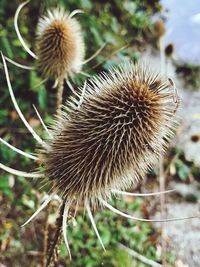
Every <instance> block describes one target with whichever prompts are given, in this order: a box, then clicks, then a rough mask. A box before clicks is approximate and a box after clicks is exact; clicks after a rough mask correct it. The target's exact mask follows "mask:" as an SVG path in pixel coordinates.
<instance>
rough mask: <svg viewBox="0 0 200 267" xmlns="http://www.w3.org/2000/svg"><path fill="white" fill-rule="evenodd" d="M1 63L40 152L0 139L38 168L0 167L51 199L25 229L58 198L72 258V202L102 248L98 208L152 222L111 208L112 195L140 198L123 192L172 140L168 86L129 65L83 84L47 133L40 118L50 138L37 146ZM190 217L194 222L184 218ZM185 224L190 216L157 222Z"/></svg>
mask: <svg viewBox="0 0 200 267" xmlns="http://www.w3.org/2000/svg"><path fill="white" fill-rule="evenodd" d="M2 59H3V65H4V69H5V74H6V79H7V84H8V89H9V92H10V96H11V99H12V102H13V104H14V106H15V109H16V111H17V112H18V114H19V116H20V118H21V119H22V121H23V122H24V124H25V126H26V127H27V129H28V130H29V131H30V132H31V134H32V135H33V137H34V138H35V139H36V140H37V142H38V143H39V144H40V148H39V150H38V152H37V153H36V155H31V154H28V153H25V152H24V151H21V150H20V149H18V148H15V147H14V146H12V145H10V144H9V143H7V142H6V141H4V140H3V139H0V141H1V142H3V143H4V144H5V145H7V146H9V147H10V148H11V149H13V150H15V151H17V152H18V153H20V154H21V155H23V156H26V157H29V158H31V159H33V160H36V161H37V162H38V163H39V165H40V167H39V169H38V171H36V172H33V173H27V172H23V171H19V170H15V169H12V168H10V167H8V166H6V165H3V164H1V163H0V168H2V169H4V170H5V171H7V172H10V173H12V174H15V175H21V176H24V177H31V178H40V179H39V180H40V181H41V183H42V184H44V183H47V184H48V185H49V188H50V191H49V196H48V198H47V199H46V200H45V201H44V202H43V203H42V205H41V206H40V207H39V209H38V210H37V211H36V212H35V213H34V214H33V215H32V216H31V217H30V218H29V219H28V220H27V222H25V223H24V225H26V224H27V223H29V222H30V221H31V220H32V219H34V218H35V217H36V215H37V214H38V213H39V212H40V211H41V210H43V209H44V208H45V207H46V206H47V205H48V203H49V202H50V201H51V200H52V199H53V198H54V197H55V195H59V196H60V198H61V199H62V200H61V201H62V203H63V204H62V207H63V208H62V209H61V211H62V214H61V218H62V228H63V235H64V240H65V244H66V246H67V249H68V251H69V255H70V256H71V254H70V250H69V244H68V240H67V220H68V217H69V215H70V212H71V209H72V207H74V204H75V206H76V208H77V207H78V206H79V203H82V204H83V205H84V207H85V209H86V210H87V213H88V216H89V218H90V220H91V223H92V226H93V228H94V230H95V233H96V235H97V237H98V239H99V241H100V243H101V245H102V247H103V248H104V245H103V242H102V240H101V237H100V235H99V233H98V230H97V228H96V224H95V222H94V219H93V215H92V210H93V211H94V210H95V209H96V208H97V207H98V206H101V207H107V208H108V209H110V210H111V211H113V212H115V213H117V214H119V215H121V216H124V217H126V218H129V219H134V220H140V221H154V220H151V219H142V218H137V217H134V216H131V215H129V214H126V213H124V212H122V211H119V210H117V209H116V208H114V207H113V206H111V205H110V204H109V203H108V202H109V200H110V199H111V196H112V195H113V194H114V195H116V194H125V195H137V196H138V195H140V194H137V193H128V192H126V191H123V190H125V189H126V188H129V187H130V186H131V185H132V184H133V183H135V182H137V181H138V180H139V179H141V178H142V176H143V175H144V174H145V173H146V172H147V171H148V170H149V169H150V168H151V166H152V165H153V164H154V163H155V162H156V161H157V160H158V158H159V155H160V153H162V152H164V151H165V148H166V145H167V143H168V140H169V138H170V137H171V136H172V134H173V130H174V126H175V117H174V115H175V112H176V110H177V107H178V103H177V102H174V92H173V91H172V90H171V87H172V85H171V83H170V81H169V80H163V79H162V78H160V77H159V76H158V75H153V74H152V73H151V72H150V71H148V70H147V69H145V68H144V67H142V66H140V65H134V64H132V63H129V64H125V65H122V66H120V67H119V68H113V69H111V70H110V72H109V73H107V74H106V73H102V74H101V75H99V76H96V77H94V78H92V79H91V80H89V81H88V83H87V84H86V83H85V84H84V86H83V88H82V89H81V90H80V99H79V100H77V99H75V98H71V100H70V102H69V103H68V104H67V105H65V106H64V107H63V111H62V114H61V116H60V117H57V119H56V120H55V122H54V125H53V126H52V127H51V128H52V129H51V130H50V129H48V128H47V127H46V126H45V124H44V122H43V121H42V118H41V117H40V116H39V118H40V120H41V122H42V124H43V126H44V128H45V130H46V133H47V138H46V139H45V140H42V139H41V138H40V137H39V136H38V135H37V134H36V132H35V131H34V130H33V129H32V128H31V126H30V125H29V124H28V122H27V121H26V119H25V117H24V115H23V114H22V112H21V110H20V108H19V106H18V104H17V102H16V99H15V96H14V93H13V90H12V86H11V83H10V79H9V73H8V69H7V65H6V61H5V58H4V57H3V55H2ZM83 92H84V97H83ZM38 114H39V113H38ZM167 192H169V191H164V192H158V193H149V194H141V196H145V195H147V196H148V195H156V194H162V193H167ZM194 217H198V216H193V217H189V218H194ZM182 219H188V218H175V219H162V220H158V221H173V220H182Z"/></svg>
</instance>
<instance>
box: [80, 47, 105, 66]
mask: <svg viewBox="0 0 200 267" xmlns="http://www.w3.org/2000/svg"><path fill="white" fill-rule="evenodd" d="M105 46H106V43H104V44H103V45H102V46H101V47H100V48H99V49H98V50H97V51H96V52H95V53H94V54H93V55H92V56H91V57H89V58H87V59H86V60H84V61H83V62H82V64H86V63H88V62H90V61H91V60H92V59H94V58H95V57H97V56H98V55H99V54H100V53H101V51H102V50H103V49H104V47H105Z"/></svg>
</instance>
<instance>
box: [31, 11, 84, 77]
mask: <svg viewBox="0 0 200 267" xmlns="http://www.w3.org/2000/svg"><path fill="white" fill-rule="evenodd" d="M36 50H37V53H36V54H37V56H38V66H39V69H40V70H41V72H42V73H43V76H44V77H45V78H48V77H52V78H54V79H57V80H58V81H59V80H60V81H62V80H63V79H65V78H66V79H68V77H69V76H71V75H72V74H73V73H74V72H78V71H79V70H80V69H81V64H82V61H83V58H84V54H85V48H84V41H83V36H82V31H81V27H80V25H79V23H78V22H77V20H76V19H75V18H73V17H71V16H70V14H68V13H66V12H65V11H64V9H62V8H57V9H54V10H52V11H50V10H48V11H47V15H46V16H44V17H41V18H40V19H39V23H38V29H37V41H36Z"/></svg>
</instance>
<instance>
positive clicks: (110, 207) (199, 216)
mask: <svg viewBox="0 0 200 267" xmlns="http://www.w3.org/2000/svg"><path fill="white" fill-rule="evenodd" d="M100 202H101V203H102V204H103V205H104V206H106V207H107V208H108V209H109V210H111V211H113V212H114V213H116V214H118V215H121V216H123V217H125V218H128V219H132V220H135V221H140V222H174V221H183V220H189V219H194V218H195V219H199V218H200V214H199V215H196V216H189V217H182V218H170V219H167V218H166V219H160V220H153V219H143V218H138V217H135V216H131V215H129V214H126V213H124V212H122V211H119V210H118V209H116V208H114V207H113V206H111V205H110V204H108V203H107V202H106V201H105V200H103V199H100Z"/></svg>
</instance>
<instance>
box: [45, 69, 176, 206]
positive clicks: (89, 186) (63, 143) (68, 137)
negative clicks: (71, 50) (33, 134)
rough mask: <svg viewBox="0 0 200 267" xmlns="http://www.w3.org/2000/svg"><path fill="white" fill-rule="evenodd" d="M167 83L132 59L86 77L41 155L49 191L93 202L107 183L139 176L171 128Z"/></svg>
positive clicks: (107, 189)
mask: <svg viewBox="0 0 200 267" xmlns="http://www.w3.org/2000/svg"><path fill="white" fill-rule="evenodd" d="M170 87H171V85H170V83H169V81H168V80H167V81H164V80H162V79H160V78H158V77H157V76H153V75H152V74H151V73H150V72H148V71H147V70H145V69H144V68H143V67H141V66H139V65H133V64H128V65H124V66H121V67H120V68H119V69H113V70H111V71H110V73H109V74H105V73H103V74H102V75H100V76H97V77H96V78H94V79H92V80H90V81H89V82H88V85H87V86H86V88H85V95H84V100H83V102H82V104H81V106H80V108H79V109H77V106H78V103H76V100H74V101H72V102H71V104H67V107H65V109H64V111H63V113H62V116H61V118H60V119H59V121H57V122H56V123H55V127H54V130H53V132H52V138H50V139H49V140H46V142H47V143H48V149H47V150H44V151H43V153H42V154H41V155H40V160H41V162H42V164H43V166H44V172H45V176H46V177H48V179H49V181H52V182H53V183H54V187H55V188H54V190H55V189H56V190H57V191H58V192H60V193H61V194H62V195H63V197H64V198H67V199H70V200H72V199H76V200H79V201H83V202H87V203H88V202H89V203H90V205H91V206H95V204H96V202H98V200H99V199H107V198H110V197H111V192H112V188H115V189H120V190H122V189H125V188H127V187H130V185H131V184H132V183H134V182H136V181H138V180H139V178H140V177H142V176H143V175H144V174H145V173H146V172H147V170H148V169H149V168H150V167H151V166H152V164H153V163H155V162H156V160H157V159H158V157H159V155H160V154H161V153H162V152H163V151H164V149H165V145H166V143H167V140H168V138H169V137H170V136H171V134H172V132H173V127H174V116H173V115H174V110H175V103H174V102H173V91H172V90H171V88H170ZM170 90H171V91H170Z"/></svg>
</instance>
